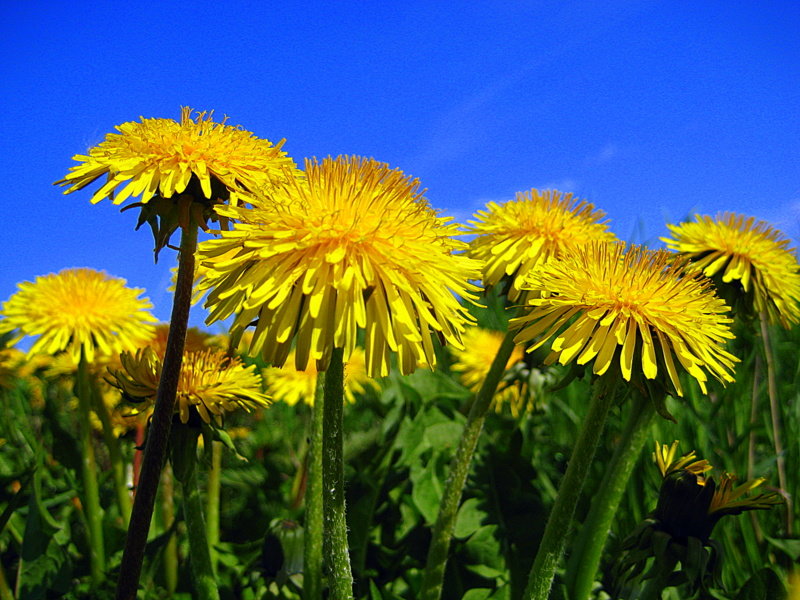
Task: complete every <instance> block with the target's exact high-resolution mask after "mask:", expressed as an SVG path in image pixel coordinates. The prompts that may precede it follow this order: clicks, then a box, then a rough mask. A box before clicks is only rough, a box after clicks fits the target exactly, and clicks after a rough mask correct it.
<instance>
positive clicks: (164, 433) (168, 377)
mask: <svg viewBox="0 0 800 600" xmlns="http://www.w3.org/2000/svg"><path fill="white" fill-rule="evenodd" d="M196 249H197V227H196V226H192V225H191V224H189V226H188V227H184V228H183V229H182V230H181V249H180V254H179V257H178V277H177V282H176V284H175V297H174V299H173V303H172V319H171V320H170V327H169V337H168V338H167V349H166V352H165V353H164V365H163V368H162V371H161V381H160V382H159V386H158V394H157V396H156V403H155V407H154V408H153V416H152V417H151V420H150V428H149V430H148V433H147V442H146V443H145V447H144V457H143V459H142V471H141V473H140V475H139V484H138V486H137V489H136V497H135V498H134V501H133V511H132V512H131V521H130V525H129V527H128V536H127V538H126V539H125V550H124V551H123V553H122V562H121V563H120V570H119V579H118V580H117V595H116V599H117V600H136V591H137V589H138V587H139V576H140V575H141V572H142V561H143V559H144V549H145V545H146V544H147V533H148V531H149V530H150V520H151V519H152V516H153V505H154V504H155V500H156V492H157V491H158V480H159V478H160V476H161V468H162V467H163V465H164V458H165V457H166V454H167V440H168V439H169V431H170V427H171V425H172V415H173V413H174V412H175V396H176V394H177V391H178V379H179V378H180V374H181V362H182V360H183V346H184V343H185V342H186V329H187V328H188V325H189V308H190V306H191V299H192V281H193V280H194V253H195V250H196Z"/></svg>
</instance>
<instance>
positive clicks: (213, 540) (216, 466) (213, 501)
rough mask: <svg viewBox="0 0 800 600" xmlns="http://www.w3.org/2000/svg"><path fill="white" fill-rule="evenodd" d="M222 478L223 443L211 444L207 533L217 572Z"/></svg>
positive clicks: (214, 568) (209, 548) (214, 442)
mask: <svg viewBox="0 0 800 600" xmlns="http://www.w3.org/2000/svg"><path fill="white" fill-rule="evenodd" d="M221 476H222V442H216V441H212V442H211V469H209V471H208V498H207V499H206V517H207V518H206V532H207V534H208V551H209V552H210V553H211V567H212V568H213V570H214V573H216V572H217V550H216V546H217V544H219V494H220V489H221Z"/></svg>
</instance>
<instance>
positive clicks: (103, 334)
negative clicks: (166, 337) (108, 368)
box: [0, 269, 156, 364]
mask: <svg viewBox="0 0 800 600" xmlns="http://www.w3.org/2000/svg"><path fill="white" fill-rule="evenodd" d="M18 287H19V290H18V291H17V293H15V294H14V295H13V296H11V298H9V299H8V300H7V301H6V302H5V303H4V304H3V308H2V310H1V311H0V315H2V316H3V317H4V318H3V319H2V320H0V333H5V332H8V331H13V330H17V331H18V335H17V337H15V338H14V339H13V340H12V342H11V343H12V344H14V343H16V342H18V341H19V340H20V339H22V338H23V337H25V336H38V338H37V339H36V341H35V342H34V343H33V345H32V346H31V349H30V351H29V353H31V354H33V353H37V352H43V353H46V354H55V353H57V352H61V351H67V352H68V353H69V355H70V356H71V358H72V361H73V362H74V363H75V364H77V363H78V362H79V361H80V358H81V353H83V355H84V356H85V358H86V360H87V362H90V363H91V362H93V361H94V360H95V357H96V356H100V357H108V356H110V355H113V354H117V353H119V352H121V351H123V350H134V349H135V348H137V347H138V346H141V345H143V344H144V343H146V342H147V341H148V340H150V338H151V337H152V335H153V325H152V324H153V323H154V322H155V321H156V319H155V317H153V316H152V315H151V314H150V312H149V309H150V308H152V304H150V302H149V301H148V300H147V299H146V298H145V299H142V298H139V296H140V295H141V294H142V292H143V290H141V289H134V288H129V287H126V286H125V280H124V279H118V278H116V277H111V276H110V275H107V274H106V273H103V272H101V271H95V270H93V269H65V270H63V271H61V272H60V273H58V274H50V275H44V276H41V277H37V278H36V280H35V281H34V282H33V283H31V282H29V281H26V282H24V283H20V284H19V286H18Z"/></svg>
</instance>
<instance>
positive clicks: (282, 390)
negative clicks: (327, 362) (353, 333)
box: [262, 347, 379, 406]
mask: <svg viewBox="0 0 800 600" xmlns="http://www.w3.org/2000/svg"><path fill="white" fill-rule="evenodd" d="M293 358H294V356H293V355H292V354H290V355H289V358H288V359H287V361H286V362H287V364H285V365H284V366H283V367H281V368H278V367H267V368H266V369H264V370H263V371H262V375H263V377H264V385H265V387H266V390H267V393H268V394H269V395H270V396H271V397H272V398H274V399H275V400H281V401H282V402H285V403H286V404H288V405H289V406H294V405H295V404H297V403H300V402H302V403H305V404H309V405H313V404H314V393H315V389H316V385H317V375H318V373H317V369H316V368H315V367H314V364H313V363H312V364H310V365H308V367H307V368H306V370H305V371H299V370H297V369H296V368H295V367H294V361H293ZM367 388H372V389H374V390H377V389H379V387H378V383H377V382H376V381H375V380H374V379H372V378H370V377H369V376H367V370H366V364H365V361H364V351H363V350H362V349H361V348H358V347H357V348H355V349H354V350H353V353H352V354H351V355H350V359H349V360H348V361H347V364H346V365H345V367H344V397H345V399H346V400H347V401H348V402H349V403H350V404H353V403H355V401H356V395H361V394H364V393H365V392H366V389H367Z"/></svg>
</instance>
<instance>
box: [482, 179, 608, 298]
mask: <svg viewBox="0 0 800 600" xmlns="http://www.w3.org/2000/svg"><path fill="white" fill-rule="evenodd" d="M604 216H605V213H603V212H602V211H600V210H596V209H595V208H594V205H592V204H589V203H588V202H586V201H583V200H582V201H580V202H578V201H576V200H573V198H572V194H562V193H561V192H558V191H555V190H546V191H543V192H540V191H539V190H536V189H532V190H530V191H528V192H518V193H517V196H516V198H515V199H514V200H511V201H509V202H505V203H504V204H497V203H495V202H489V203H488V204H487V210H479V211H478V212H477V213H476V214H475V217H476V220H475V221H469V224H470V225H471V227H470V228H469V229H468V230H467V233H472V234H476V237H475V238H474V239H473V240H472V242H471V243H470V245H469V254H470V256H472V257H474V258H477V259H479V260H481V261H483V262H484V267H483V282H484V285H485V286H487V287H489V286H495V285H497V284H498V283H500V281H501V280H502V279H503V278H505V277H509V278H511V281H510V286H509V289H508V298H509V300H512V301H514V300H516V299H517V298H519V295H520V290H521V286H522V282H523V280H524V278H525V276H526V275H527V274H528V273H529V272H530V271H531V270H532V269H533V268H534V267H535V266H536V265H538V264H539V263H540V262H543V261H546V260H548V259H549V258H550V257H553V256H556V257H557V256H561V255H562V254H565V253H567V252H570V251H571V250H572V249H573V248H575V247H577V246H580V245H583V244H586V243H588V242H592V241H605V242H611V241H614V240H615V239H616V237H615V236H614V234H613V233H611V232H610V231H608V222H607V221H601V219H602V218H603V217H604Z"/></svg>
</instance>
